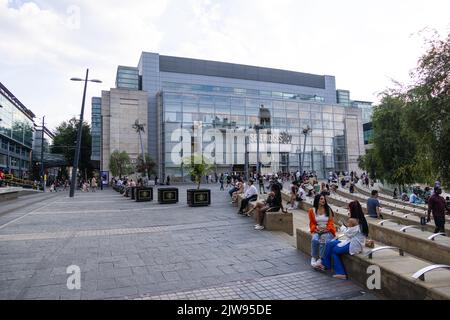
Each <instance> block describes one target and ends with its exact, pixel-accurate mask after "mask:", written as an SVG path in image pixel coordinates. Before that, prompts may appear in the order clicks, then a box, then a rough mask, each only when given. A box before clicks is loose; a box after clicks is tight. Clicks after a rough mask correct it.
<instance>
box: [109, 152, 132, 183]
mask: <svg viewBox="0 0 450 320" xmlns="http://www.w3.org/2000/svg"><path fill="white" fill-rule="evenodd" d="M109 170H111V173H112V175H113V176H115V177H117V176H118V177H119V178H122V175H127V174H130V173H132V171H133V170H132V167H131V164H130V156H129V155H128V153H126V152H125V151H122V152H119V151H117V150H115V151H114V152H113V153H111V156H110V157H109Z"/></svg>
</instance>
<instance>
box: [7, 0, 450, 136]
mask: <svg viewBox="0 0 450 320" xmlns="http://www.w3.org/2000/svg"><path fill="white" fill-rule="evenodd" d="M449 12H450V1H447V0H426V1H425V0H422V1H419V0H410V1H406V0H405V1H402V0H396V1H393V0H378V1H363V0H340V1H336V0H142V1H141V0H129V1H122V0H95V1H93V0H90V1H88V0H67V1H66V0H58V1H56V0H53V1H49V0H42V1H40V0H35V1H8V0H0V81H1V82H2V83H3V84H4V85H6V86H7V87H8V88H9V89H10V91H12V92H13V93H14V94H15V95H16V96H17V98H19V99H20V100H21V101H22V102H23V103H24V104H25V105H26V106H27V107H28V108H30V109H31V110H32V111H33V112H34V113H35V114H36V115H37V116H38V117H41V116H43V115H45V116H46V121H48V125H49V127H50V128H54V127H55V126H56V125H58V124H59V123H60V122H61V121H63V120H66V119H69V118H71V117H72V116H77V117H78V116H79V113H80V106H81V98H82V90H83V87H82V83H80V82H72V81H69V79H70V78H71V77H83V76H84V74H85V69H86V68H87V67H89V68H90V73H91V77H92V78H98V79H101V80H102V81H103V84H95V83H90V84H89V85H88V96H87V103H88V104H87V105H86V112H85V119H87V120H88V121H89V122H90V116H91V111H90V99H91V97H92V96H99V95H100V92H101V90H108V89H109V88H111V87H114V85H115V84H114V82H115V74H116V68H117V65H119V64H120V65H130V66H137V63H138V61H139V56H140V54H141V52H142V51H150V52H157V53H160V54H164V55H174V56H182V57H190V58H199V59H207V60H217V61H224V62H233V63H241V64H249V65H257V66H264V67H271V68H279V69H287V70H294V71H300V72H308V73H315V74H326V75H334V76H336V85H337V88H338V89H348V90H350V91H351V98H352V99H354V100H369V101H377V93H378V92H380V91H382V90H383V89H385V88H387V87H388V86H392V80H391V79H395V80H397V81H401V82H406V81H408V74H409V71H410V70H411V69H412V68H414V67H415V66H416V62H417V59H418V58H419V56H420V55H421V54H422V53H423V52H424V41H423V39H424V35H420V34H418V33H419V32H420V31H421V30H423V29H425V28H427V29H436V30H438V32H440V34H441V35H444V34H446V33H448V32H450V14H449Z"/></svg>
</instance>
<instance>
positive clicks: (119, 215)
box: [0, 185, 376, 300]
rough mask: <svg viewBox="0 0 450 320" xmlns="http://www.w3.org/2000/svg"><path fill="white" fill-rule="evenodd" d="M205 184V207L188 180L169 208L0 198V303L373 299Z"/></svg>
mask: <svg viewBox="0 0 450 320" xmlns="http://www.w3.org/2000/svg"><path fill="white" fill-rule="evenodd" d="M210 186H211V189H212V205H211V206H210V207H203V208H189V207H188V206H187V205H186V189H187V188H188V187H187V186H179V188H180V202H179V203H178V204H174V205H159V204H158V203H157V201H153V202H151V203H149V202H146V203H145V202H144V203H137V202H134V201H131V200H129V199H126V198H124V197H123V196H121V195H120V194H118V193H116V192H115V191H113V190H111V189H108V190H104V191H99V192H97V193H79V192H78V193H76V195H75V198H72V199H70V198H69V197H68V193H65V192H64V193H63V192H61V193H56V194H46V195H42V194H41V195H36V196H31V197H34V198H35V200H34V201H31V200H26V199H33V198H24V199H19V200H16V202H17V205H16V207H17V209H14V203H12V204H11V203H8V204H5V206H4V207H3V209H4V210H3V211H2V210H1V209H0V299H150V300H153V299H155V300H156V299H258V300H259V299H376V297H374V296H373V295H372V294H366V293H364V291H365V289H363V288H361V287H359V286H358V285H357V284H355V283H353V282H352V281H342V280H336V279H333V278H331V277H330V276H329V275H328V274H323V273H320V272H316V271H314V270H312V269H311V267H310V266H309V257H307V256H305V255H304V254H302V253H301V252H300V251H298V250H297V249H296V248H295V239H294V238H293V237H290V236H288V235H287V234H284V233H279V232H269V231H255V230H253V224H254V222H253V220H252V219H250V218H244V217H241V216H239V215H237V214H236V211H237V208H235V207H232V206H231V204H230V198H229V196H228V194H227V193H226V192H224V191H219V187H218V186H217V185H210ZM155 195H156V192H155ZM36 197H41V198H38V199H39V201H37V200H36ZM27 201H28V202H27ZM19 203H25V204H26V206H24V205H22V206H20V205H19ZM5 208H7V209H8V210H5ZM71 265H76V266H79V267H80V270H81V289H80V290H69V289H68V288H67V279H68V277H69V276H70V275H69V274H67V273H66V271H67V267H68V266H71Z"/></svg>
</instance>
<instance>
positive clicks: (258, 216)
mask: <svg viewBox="0 0 450 320" xmlns="http://www.w3.org/2000/svg"><path fill="white" fill-rule="evenodd" d="M282 189H283V185H282V184H281V183H277V182H274V183H271V184H270V192H269V193H268V195H267V198H266V199H265V200H264V201H263V202H258V203H256V204H255V205H250V203H251V202H255V201H256V200H258V190H257V189H256V186H255V185H254V181H253V180H249V182H248V186H247V185H246V184H245V183H244V182H243V181H242V180H239V181H237V182H236V185H235V186H234V187H233V188H231V189H230V191H229V194H230V196H231V198H232V202H233V203H234V202H236V201H237V197H238V195H239V194H243V196H244V197H243V199H242V201H241V205H240V207H239V211H238V214H240V215H243V216H246V217H252V216H253V217H254V218H255V221H256V224H255V225H254V228H255V230H263V229H264V218H265V215H266V213H267V212H278V211H279V210H280V209H283V202H282V198H281V190H282Z"/></svg>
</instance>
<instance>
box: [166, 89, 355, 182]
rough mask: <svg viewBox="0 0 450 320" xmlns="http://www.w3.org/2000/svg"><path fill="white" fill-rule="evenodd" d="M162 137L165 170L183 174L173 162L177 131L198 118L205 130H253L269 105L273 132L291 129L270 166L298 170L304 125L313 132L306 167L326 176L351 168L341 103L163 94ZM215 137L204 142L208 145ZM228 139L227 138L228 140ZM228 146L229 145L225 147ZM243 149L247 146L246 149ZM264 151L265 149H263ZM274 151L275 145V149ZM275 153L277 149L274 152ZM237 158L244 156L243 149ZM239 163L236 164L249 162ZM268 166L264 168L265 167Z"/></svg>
mask: <svg viewBox="0 0 450 320" xmlns="http://www.w3.org/2000/svg"><path fill="white" fill-rule="evenodd" d="M162 101H163V106H162V110H163V119H162V120H163V122H164V124H163V127H164V131H163V137H162V139H163V140H162V141H164V150H165V155H164V156H165V157H164V163H165V174H166V175H172V176H180V175H181V169H180V166H179V165H175V164H174V163H173V162H172V155H171V151H172V150H173V148H174V147H175V146H176V145H177V144H179V142H177V141H175V142H173V141H171V136H172V132H173V131H174V130H176V129H180V128H185V129H187V130H190V131H192V128H193V125H194V123H195V122H201V123H202V126H203V130H204V131H205V130H207V129H209V128H224V129H232V130H235V131H240V132H244V130H245V132H250V131H248V130H249V128H250V127H251V126H252V125H255V124H258V123H259V118H258V113H259V108H260V106H261V105H264V107H265V108H267V109H268V110H269V111H270V114H271V129H272V130H273V132H276V131H278V133H283V134H287V135H288V136H289V137H290V138H291V139H290V143H285V144H280V145H279V148H280V149H279V150H278V151H279V152H280V153H281V154H280V156H279V158H278V159H277V157H275V160H274V161H272V162H271V163H270V169H269V168H265V171H281V170H284V171H287V170H289V171H291V172H293V171H296V170H297V169H299V167H300V162H301V158H302V153H303V147H304V136H303V135H302V133H301V132H302V129H303V128H305V127H306V126H310V128H312V132H311V133H310V134H309V135H308V136H307V138H306V144H305V156H304V164H303V169H304V170H307V171H312V170H314V171H316V172H317V174H318V176H320V177H325V176H326V175H327V172H328V171H334V170H339V171H344V170H345V169H346V167H347V166H346V155H345V152H346V148H345V139H344V129H345V125H344V120H345V119H344V118H345V109H344V108H343V107H339V106H328V105H324V104H323V103H306V102H295V101H286V100H282V99H281V98H280V99H255V98H252V97H237V96H224V95H203V94H197V93H179V92H168V91H166V92H164V93H163V99H162ZM210 143H211V142H208V143H204V146H206V145H208V144H210ZM223 143H224V144H227V142H226V141H224V142H223ZM223 148H224V149H223V150H226V147H225V146H223ZM241 150H242V148H241ZM260 151H264V150H263V148H262V149H260ZM272 151H273V150H272ZM247 152H248V159H249V165H250V167H251V168H252V167H253V168H255V167H256V147H255V146H254V145H253V146H250V145H248V148H247ZM275 152H276V151H275ZM233 158H235V159H236V158H237V159H245V155H244V154H240V155H239V157H233ZM241 162H242V163H235V164H236V165H244V162H243V161H241ZM217 170H218V173H220V172H227V171H228V172H230V171H231V170H233V166H232V165H229V164H228V165H219V166H217ZM263 171H264V170H263Z"/></svg>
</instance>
